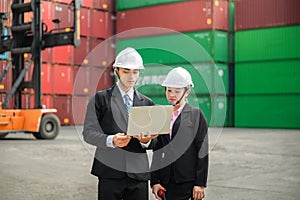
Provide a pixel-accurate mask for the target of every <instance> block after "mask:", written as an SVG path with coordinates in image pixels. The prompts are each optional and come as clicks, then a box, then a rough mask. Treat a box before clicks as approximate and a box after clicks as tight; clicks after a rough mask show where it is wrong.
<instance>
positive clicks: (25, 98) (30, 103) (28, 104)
mask: <svg viewBox="0 0 300 200" xmlns="http://www.w3.org/2000/svg"><path fill="white" fill-rule="evenodd" d="M22 108H23V109H33V108H34V95H33V94H22Z"/></svg>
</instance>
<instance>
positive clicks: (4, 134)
mask: <svg viewBox="0 0 300 200" xmlns="http://www.w3.org/2000/svg"><path fill="white" fill-rule="evenodd" d="M7 135H8V133H0V138H5V137H6V136H7Z"/></svg>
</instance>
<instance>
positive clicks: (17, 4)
mask: <svg viewBox="0 0 300 200" xmlns="http://www.w3.org/2000/svg"><path fill="white" fill-rule="evenodd" d="M70 1H71V0H70ZM80 6H81V0H72V1H71V2H70V4H69V5H68V7H69V9H72V10H73V13H74V23H73V27H62V28H55V29H53V30H50V31H48V30H47V25H46V24H44V23H43V22H42V16H41V0H32V1H31V2H26V3H24V0H13V3H12V5H11V11H12V25H11V35H5V34H4V29H5V27H4V22H5V20H7V19H8V17H9V16H8V13H0V54H1V53H4V52H11V60H10V62H9V63H8V64H7V66H6V67H5V69H4V70H3V72H2V73H1V74H0V82H1V81H2V80H3V78H4V77H5V75H6V74H7V72H8V71H9V69H10V68H12V80H13V85H12V88H11V90H10V91H9V92H8V94H7V96H6V98H5V100H4V102H0V138H3V137H5V136H6V135H8V134H9V133H17V132H24V133H32V134H33V135H34V137H35V138H36V139H54V138H55V137H56V136H57V135H58V134H59V130H60V121H59V119H58V117H57V116H56V115H55V113H56V112H57V110H56V109H51V108H50V109H46V108H43V105H42V87H41V86H42V81H41V79H42V78H41V66H42V61H41V60H42V59H41V51H42V50H44V49H46V48H52V47H55V46H63V45H73V46H75V47H78V46H79V45H80V32H79V31H80V28H79V17H80V13H79V9H80ZM28 12H32V14H33V18H32V21H31V22H29V23H24V13H28ZM60 21H61V19H53V20H52V22H53V23H60ZM25 54H31V60H30V61H29V62H28V63H25V61H24V55H25ZM32 64H33V65H32ZM31 66H33V73H32V78H31V81H24V76H25V74H26V72H27V71H28V69H29V67H31ZM25 89H33V91H34V108H33V109H24V108H22V96H21V94H22V91H24V90H25ZM12 97H13V107H12V108H11V109H7V108H6V107H7V105H8V103H9V102H10V100H11V101H12V99H11V98H12Z"/></svg>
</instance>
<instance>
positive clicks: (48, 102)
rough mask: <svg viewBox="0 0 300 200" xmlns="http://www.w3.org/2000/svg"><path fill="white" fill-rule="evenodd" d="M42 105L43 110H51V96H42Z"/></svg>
mask: <svg viewBox="0 0 300 200" xmlns="http://www.w3.org/2000/svg"><path fill="white" fill-rule="evenodd" d="M42 104H43V107H44V108H53V95H45V94H43V97H42Z"/></svg>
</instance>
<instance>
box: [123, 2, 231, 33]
mask: <svg viewBox="0 0 300 200" xmlns="http://www.w3.org/2000/svg"><path fill="white" fill-rule="evenodd" d="M216 2H218V3H216ZM142 27H156V28H158V27H160V28H165V29H171V30H173V31H179V32H192V31H200V30H211V29H219V30H228V2H227V1H223V0H220V1H215V0H205V1H188V2H180V3H173V4H165V5H158V6H151V7H145V8H138V9H133V10H126V11H122V12H118V13H117V33H121V32H123V31H127V30H132V29H136V28H142ZM160 34H168V31H166V30H160V31H153V32H151V31H145V32H132V33H130V34H128V35H125V36H124V37H140V36H149V35H160ZM119 37H123V35H121V36H119Z"/></svg>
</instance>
